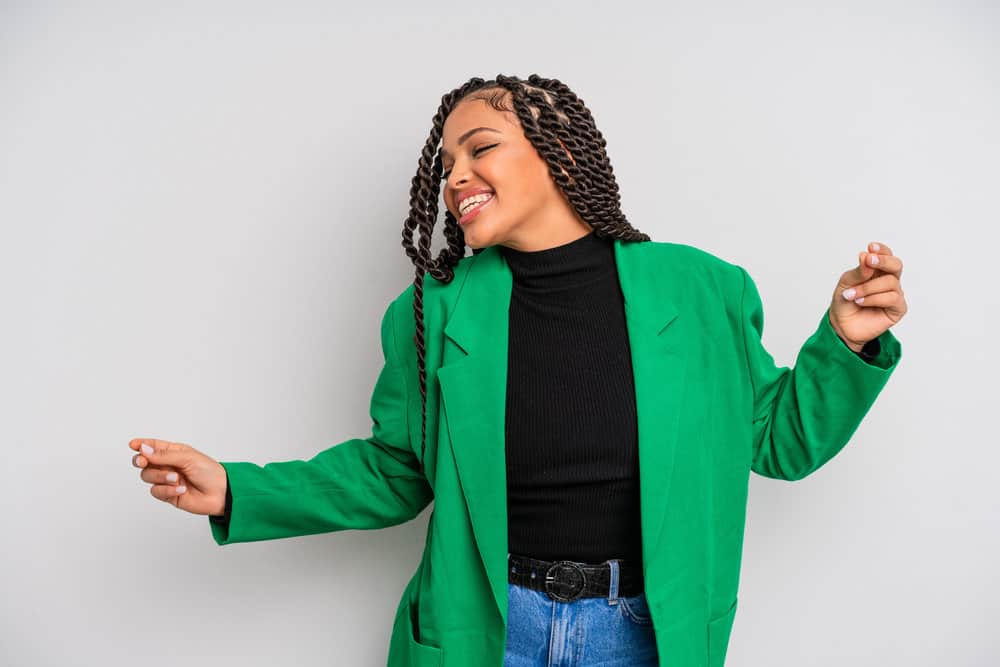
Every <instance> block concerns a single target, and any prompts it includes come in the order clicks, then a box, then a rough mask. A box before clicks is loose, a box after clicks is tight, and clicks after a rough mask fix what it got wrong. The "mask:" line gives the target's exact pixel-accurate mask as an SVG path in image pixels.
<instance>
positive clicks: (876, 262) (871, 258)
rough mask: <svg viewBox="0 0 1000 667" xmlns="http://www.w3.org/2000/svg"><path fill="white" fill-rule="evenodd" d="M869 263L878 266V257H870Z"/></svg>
mask: <svg viewBox="0 0 1000 667" xmlns="http://www.w3.org/2000/svg"><path fill="white" fill-rule="evenodd" d="M868 261H870V262H871V263H872V264H878V255H869V256H868Z"/></svg>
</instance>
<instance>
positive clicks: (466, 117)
mask: <svg viewBox="0 0 1000 667" xmlns="http://www.w3.org/2000/svg"><path fill="white" fill-rule="evenodd" d="M518 125H519V124H518V123H517V120H516V116H514V115H513V114H512V113H511V112H509V111H499V110H497V109H494V108H493V106H492V105H491V104H490V103H489V102H487V101H486V100H481V99H471V100H464V101H462V102H460V103H459V104H458V105H457V106H456V107H455V108H454V109H452V111H451V113H450V114H448V117H447V118H446V119H445V121H444V126H443V127H442V129H441V154H442V156H450V155H451V151H453V150H456V149H457V148H458V147H459V146H460V145H461V144H462V143H464V142H465V140H466V139H467V138H468V137H469V136H472V134H473V133H474V130H476V128H480V127H486V128H491V129H493V130H496V131H497V132H500V133H504V134H506V133H508V132H510V130H511V129H513V128H516V127H517V126H518ZM497 132H484V134H492V135H494V136H496V135H497Z"/></svg>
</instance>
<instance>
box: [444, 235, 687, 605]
mask: <svg viewBox="0 0 1000 667" xmlns="http://www.w3.org/2000/svg"><path fill="white" fill-rule="evenodd" d="M641 245H643V243H635V242H622V241H618V240H616V241H614V246H615V259H616V261H617V265H618V278H619V285H620V286H621V289H622V294H623V295H624V301H625V319H626V324H627V327H628V337H629V344H630V347H631V354H632V365H633V375H634V378H635V395H636V411H637V417H638V433H639V467H640V497H641V507H642V523H641V525H642V531H643V558H644V561H645V563H650V562H652V561H653V553H652V549H653V548H654V547H655V546H656V545H657V544H659V533H660V530H661V525H662V523H663V515H664V509H665V502H666V498H667V492H668V490H669V485H670V477H671V471H672V468H673V459H674V456H673V455H674V449H675V446H676V434H677V427H678V419H679V414H680V401H681V394H682V391H683V384H684V372H685V366H686V357H685V355H684V353H683V350H684V348H683V345H684V343H685V341H682V340H681V336H680V334H679V328H678V327H677V326H675V325H674V323H675V321H676V320H677V317H678V310H677V307H676V305H675V303H674V299H673V295H672V293H671V286H670V285H665V284H664V280H663V279H662V277H660V276H659V275H657V274H656V272H655V266H652V265H650V266H646V263H644V262H642V261H641V260H642V257H641V255H640V253H641V251H642V250H643V248H641V247H633V246H641ZM472 262H473V263H472V265H471V266H470V267H469V272H468V274H467V276H466V279H465V282H464V285H462V286H461V289H460V293H459V296H458V297H457V299H456V302H455V305H454V307H453V310H452V313H451V316H450V318H449V319H448V322H447V323H446V324H445V327H444V334H445V336H446V337H447V340H448V341H450V342H451V343H452V344H451V345H450V344H448V343H446V345H445V349H444V352H443V357H442V363H441V366H440V367H439V369H438V371H437V378H438V381H439V383H440V387H441V395H442V400H443V402H444V409H445V420H446V423H447V430H448V434H449V436H450V439H451V444H452V448H453V453H454V458H455V463H456V465H457V467H458V472H459V478H460V480H461V486H462V492H463V494H464V495H465V501H466V504H467V506H468V510H469V516H470V518H471V521H472V528H473V533H474V535H475V539H476V543H477V545H478V548H479V553H480V556H481V558H482V561H483V567H484V568H485V570H486V574H487V578H488V579H489V582H490V586H491V588H492V590H493V595H494V598H495V599H496V604H497V607H498V609H499V611H500V614H501V616H502V617H503V619H504V622H506V619H507V546H508V545H507V476H506V467H507V464H506V455H505V420H506V396H507V345H508V309H509V307H510V294H511V289H512V276H511V272H510V269H509V268H508V266H507V263H506V260H505V259H504V258H503V255H502V253H501V252H500V249H499V247H497V246H490V247H488V248H485V249H484V250H483V251H482V252H481V253H479V254H478V255H477V256H476V258H475V259H474V260H472Z"/></svg>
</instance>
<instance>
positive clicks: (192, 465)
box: [128, 438, 227, 515]
mask: <svg viewBox="0 0 1000 667" xmlns="http://www.w3.org/2000/svg"><path fill="white" fill-rule="evenodd" d="M128 446H129V447H130V448H131V449H132V450H134V451H136V452H139V453H138V454H135V455H134V456H133V457H132V465H134V466H135V467H136V468H142V472H141V473H140V474H139V477H140V478H141V479H142V481H144V482H149V483H150V484H152V485H153V486H152V487H150V489H149V492H150V494H152V496H153V497H154V498H158V499H160V500H162V501H164V502H168V503H170V504H171V505H173V506H174V507H176V508H178V509H182V510H186V511H188V512H191V513H192V514H206V515H209V514H222V513H223V512H224V511H225V507H226V483H227V482H226V469H225V468H224V467H222V464H221V463H219V462H218V461H216V460H215V459H213V458H211V457H210V456H207V455H206V454H202V453H201V452H199V451H198V450H197V449H195V448H194V447H191V446H190V445H185V444H183V443H180V442H169V441H167V440H156V439H153V438H136V439H134V440H130V441H129V443H128Z"/></svg>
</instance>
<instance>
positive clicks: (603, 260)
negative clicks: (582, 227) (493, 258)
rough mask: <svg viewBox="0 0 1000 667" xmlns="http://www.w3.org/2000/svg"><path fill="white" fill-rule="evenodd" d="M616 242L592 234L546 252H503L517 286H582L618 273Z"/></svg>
mask: <svg viewBox="0 0 1000 667" xmlns="http://www.w3.org/2000/svg"><path fill="white" fill-rule="evenodd" d="M614 250H615V249H614V243H613V241H612V240H611V239H604V238H600V237H598V236H597V234H596V233H595V232H593V231H591V232H588V233H587V234H585V235H584V236H581V237H580V238H578V239H576V240H575V241H570V242H569V243H564V244H563V245H558V246H555V247H552V248H546V249H544V250H531V251H527V250H515V249H514V248H510V247H507V246H505V245H501V246H500V251H501V253H502V254H503V256H504V258H505V259H506V260H507V265H508V266H509V267H510V271H511V273H512V274H513V278H514V283H515V284H517V285H519V286H521V287H522V288H529V289H531V288H539V289H549V288H566V287H576V286H582V285H585V284H587V283H590V282H592V281H594V280H597V279H599V278H603V277H605V276H607V274H608V273H611V272H615V271H616V268H615V254H614Z"/></svg>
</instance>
